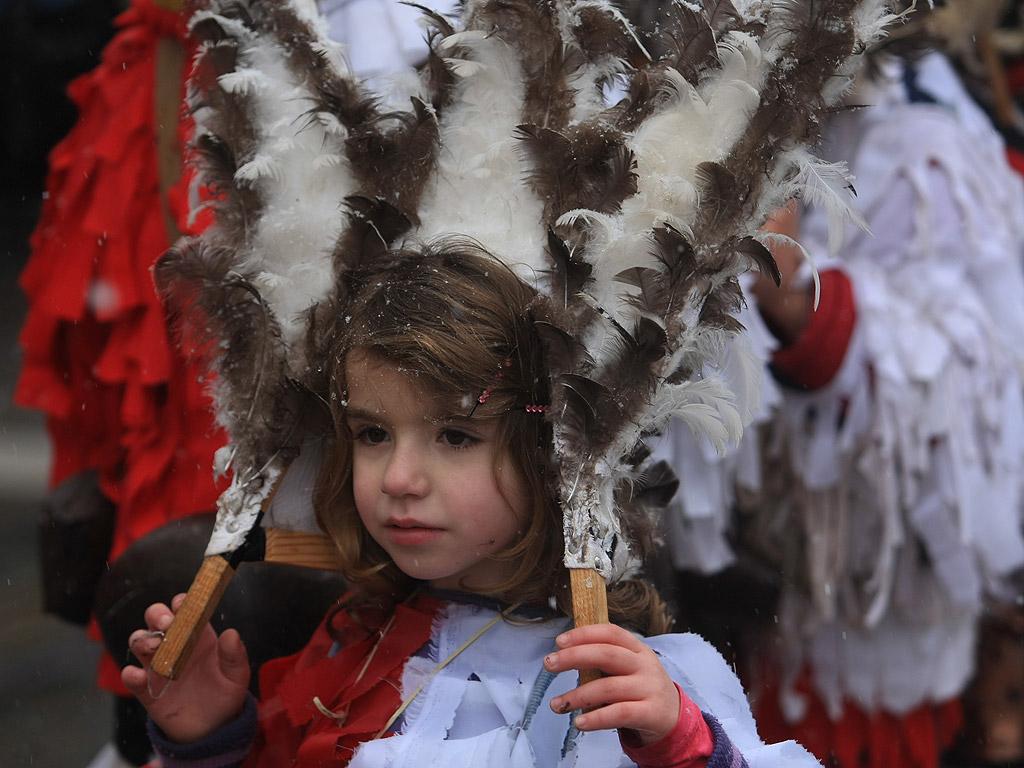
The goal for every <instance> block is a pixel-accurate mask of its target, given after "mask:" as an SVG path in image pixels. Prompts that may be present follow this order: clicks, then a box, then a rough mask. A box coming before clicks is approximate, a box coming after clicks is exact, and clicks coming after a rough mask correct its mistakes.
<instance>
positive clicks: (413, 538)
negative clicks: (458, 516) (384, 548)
mask: <svg viewBox="0 0 1024 768" xmlns="http://www.w3.org/2000/svg"><path fill="white" fill-rule="evenodd" d="M385 530H386V532H387V536H388V538H389V539H391V541H392V542H393V543H394V544H397V545H398V546H401V547H416V546H420V545H423V544H429V543H430V542H432V541H434V540H435V539H437V538H438V537H440V536H441V534H442V533H443V532H444V531H443V530H442V529H441V528H434V527H431V526H429V525H424V524H422V523H420V522H419V521H417V520H388V521H387V523H386V524H385Z"/></svg>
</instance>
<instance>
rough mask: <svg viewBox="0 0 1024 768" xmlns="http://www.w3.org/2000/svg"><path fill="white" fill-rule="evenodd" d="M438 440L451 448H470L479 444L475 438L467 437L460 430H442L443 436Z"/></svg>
mask: <svg viewBox="0 0 1024 768" xmlns="http://www.w3.org/2000/svg"><path fill="white" fill-rule="evenodd" d="M438 439H439V440H440V441H441V442H442V443H444V444H445V445H447V446H448V447H449V448H468V447H469V446H471V445H473V444H474V443H476V442H477V439H476V438H475V437H473V436H472V435H467V434H466V433H465V432H463V431H462V430H460V429H444V430H441V435H440V437H439V438H438Z"/></svg>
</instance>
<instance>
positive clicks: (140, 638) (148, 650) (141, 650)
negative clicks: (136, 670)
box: [128, 629, 164, 666]
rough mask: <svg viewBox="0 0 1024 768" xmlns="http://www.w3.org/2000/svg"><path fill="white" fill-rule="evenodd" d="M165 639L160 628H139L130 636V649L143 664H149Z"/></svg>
mask: <svg viewBox="0 0 1024 768" xmlns="http://www.w3.org/2000/svg"><path fill="white" fill-rule="evenodd" d="M163 639H164V633H163V632H161V631H159V630H157V631H150V630H146V629H137V630H135V631H134V632H132V634H131V637H129V638H128V650H129V651H130V652H131V654H132V655H133V656H135V658H137V659H138V660H139V661H140V662H142V664H143V665H145V666H148V665H149V662H150V660H151V659H152V658H153V654H155V653H156V649H157V648H159V647H160V643H161V642H163Z"/></svg>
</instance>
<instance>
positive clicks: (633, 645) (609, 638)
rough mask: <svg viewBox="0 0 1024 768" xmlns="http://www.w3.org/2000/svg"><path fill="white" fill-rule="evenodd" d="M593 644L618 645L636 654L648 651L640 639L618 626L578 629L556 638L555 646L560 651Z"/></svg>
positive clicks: (607, 625)
mask: <svg viewBox="0 0 1024 768" xmlns="http://www.w3.org/2000/svg"><path fill="white" fill-rule="evenodd" d="M593 643H605V644H608V645H617V646H620V647H622V648H625V649H626V650H629V651H633V652H635V653H640V652H641V651H644V650H646V649H647V646H646V645H644V644H643V643H642V642H641V641H640V638H638V637H637V636H636V635H634V634H633V633H632V632H629V631H628V630H625V629H623V628H622V627H620V626H619V625H617V624H590V625H588V626H585V627H576V628H575V629H570V630H569V631H568V632H563V633H562V634H561V635H559V636H558V637H556V638H555V645H557V646H558V647H559V649H564V648H572V647H574V646H577V645H590V644H593Z"/></svg>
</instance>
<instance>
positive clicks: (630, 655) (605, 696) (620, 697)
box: [544, 624, 679, 745]
mask: <svg viewBox="0 0 1024 768" xmlns="http://www.w3.org/2000/svg"><path fill="white" fill-rule="evenodd" d="M555 644H556V645H557V646H558V649H559V650H558V651H556V652H555V653H550V654H548V655H547V656H546V657H545V659H544V668H545V669H547V670H548V671H549V672H556V673H557V672H565V671H566V670H570V669H575V670H583V669H599V670H601V672H603V673H604V674H605V677H602V678H599V679H597V680H594V681H592V682H589V683H586V684H584V685H581V686H579V687H577V688H575V689H574V690H571V691H569V692H568V693H566V694H564V695H562V696H556V697H555V698H554V699H552V700H551V709H553V710H554V711H555V712H558V713H560V714H564V713H566V712H572V711H573V710H578V709H579V710H586V709H590V708H591V707H598V709H595V710H593V711H592V712H585V713H584V714H580V715H577V716H576V720H575V723H576V727H577V728H579V729H580V730H581V731H598V730H602V729H611V728H630V729H632V730H633V731H635V732H636V734H637V736H639V738H640V742H641V743H642V744H644V745H647V744H653V743H654V742H655V741H658V740H659V739H661V738H664V737H665V736H667V735H668V734H669V733H670V732H671V731H672V729H673V728H675V726H676V723H677V722H678V720H679V691H678V690H677V689H676V684H675V683H674V682H673V681H672V678H670V677H669V676H668V672H666V671H665V668H664V667H663V666H662V665H661V661H660V660H659V659H658V656H657V654H656V653H655V652H654V651H652V650H651V649H650V648H648V647H647V646H646V645H644V644H643V643H642V642H640V640H639V639H638V638H637V637H636V636H635V635H633V634H632V633H630V632H628V631H626V630H625V629H623V628H622V627H620V626H618V625H616V624H591V625H590V626H586V627H577V628H576V629H572V630H570V631H568V632H565V633H564V634H561V635H559V636H558V637H557V638H555Z"/></svg>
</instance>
